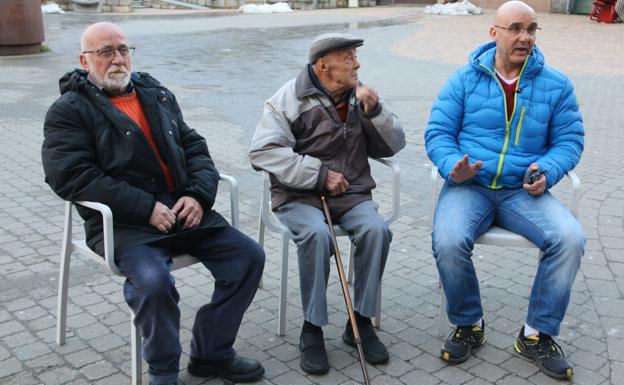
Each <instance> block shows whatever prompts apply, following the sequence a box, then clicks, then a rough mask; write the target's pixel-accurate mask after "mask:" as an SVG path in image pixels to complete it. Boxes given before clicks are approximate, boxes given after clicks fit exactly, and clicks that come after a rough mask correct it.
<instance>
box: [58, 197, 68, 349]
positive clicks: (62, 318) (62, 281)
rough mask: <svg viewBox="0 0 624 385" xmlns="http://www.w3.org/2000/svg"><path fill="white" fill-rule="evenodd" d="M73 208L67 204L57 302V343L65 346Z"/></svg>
mask: <svg viewBox="0 0 624 385" xmlns="http://www.w3.org/2000/svg"><path fill="white" fill-rule="evenodd" d="M71 217H72V206H71V203H70V202H67V203H66V204H65V220H64V222H65V227H64V230H63V245H62V248H61V256H60V257H61V261H60V268H59V282H58V298H57V302H56V343H57V344H58V345H65V335H66V327H67V290H68V287H69V264H70V260H71V254H72V243H71V236H72V228H71V226H72V220H71Z"/></svg>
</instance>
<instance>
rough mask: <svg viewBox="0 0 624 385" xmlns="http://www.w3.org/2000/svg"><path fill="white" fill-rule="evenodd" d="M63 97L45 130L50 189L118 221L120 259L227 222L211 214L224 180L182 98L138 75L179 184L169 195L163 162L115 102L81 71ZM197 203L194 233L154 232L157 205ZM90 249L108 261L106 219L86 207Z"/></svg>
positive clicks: (66, 83)
mask: <svg viewBox="0 0 624 385" xmlns="http://www.w3.org/2000/svg"><path fill="white" fill-rule="evenodd" d="M59 83H60V91H61V97H60V98H58V99H57V100H56V101H55V102H54V104H53V105H52V106H51V107H50V109H49V110H48V112H47V114H46V117H45V123H44V141H43V147H42V154H41V155H42V160H43V168H44V172H45V177H46V182H47V183H48V184H49V185H50V187H52V190H54V192H55V193H56V194H58V195H59V196H60V197H61V198H63V199H65V200H70V201H81V200H85V201H95V202H101V203H104V204H106V205H108V206H109V207H110V209H111V211H112V213H113V221H114V238H115V252H116V253H117V254H118V253H120V252H123V251H124V250H125V249H127V248H128V247H130V246H136V245H141V244H145V243H149V242H153V241H158V240H164V239H166V238H171V237H179V236H200V235H201V234H202V233H205V232H206V231H207V230H208V229H211V228H215V227H222V226H225V225H227V222H226V221H225V219H223V217H221V215H219V214H218V213H216V212H215V211H214V210H212V206H213V204H214V200H215V196H216V193H217V186H218V182H219V173H218V171H217V169H216V168H215V166H214V163H213V162H212V159H211V158H210V154H209V153H208V147H207V146H206V141H205V140H204V138H202V137H201V136H200V135H199V134H198V133H197V132H196V131H195V130H193V129H191V128H189V127H188V126H187V125H186V124H185V123H184V120H183V118H182V113H181V112H180V108H179V106H178V103H177V102H176V99H175V96H174V95H173V94H172V93H171V91H169V90H168V89H167V88H165V87H163V86H162V85H161V84H160V83H159V82H158V81H157V80H156V79H154V78H152V77H151V76H150V75H148V74H146V73H141V72H138V73H133V74H132V87H134V90H136V93H137V95H138V97H139V100H140V101H141V105H142V106H143V109H144V111H145V115H146V116H147V119H148V121H149V125H150V127H151V129H152V134H153V137H154V141H155V143H156V146H157V147H158V151H159V153H160V155H161V156H162V158H163V161H164V162H165V163H166V164H167V166H168V167H169V170H170V172H171V176H172V178H173V180H174V182H175V189H174V191H171V192H170V191H168V189H167V183H166V181H165V176H164V174H163V171H162V168H161V167H160V164H159V162H158V159H157V157H156V154H155V153H154V151H153V150H152V148H151V147H150V144H149V142H148V141H147V139H146V137H145V135H144V134H143V132H142V130H141V128H140V127H139V126H138V125H137V124H136V123H134V122H133V121H132V120H131V119H130V118H129V117H128V116H127V115H125V114H124V113H123V112H121V111H119V110H118V109H117V108H116V107H115V106H113V104H112V103H111V102H110V101H109V99H108V97H107V96H106V95H105V94H104V93H103V91H102V90H101V89H100V88H99V87H97V86H96V85H94V84H93V83H91V82H90V81H89V80H87V73H86V72H85V71H82V70H74V71H72V72H69V73H67V74H66V75H65V76H63V77H62V78H61V80H60V82H59ZM184 195H188V196H192V197H194V198H195V199H197V200H198V201H199V202H200V203H201V205H202V207H203V209H204V216H203V218H202V221H201V223H200V225H199V226H198V227H197V228H196V229H194V230H187V231H184V232H174V233H171V234H169V235H167V234H163V233H161V232H159V231H158V230H157V229H156V228H154V227H153V226H151V225H150V224H149V218H150V216H151V213H152V211H153V209H154V206H155V204H156V201H159V202H161V203H163V204H165V205H166V206H168V207H169V208H171V207H172V206H173V204H174V203H175V202H176V201H177V199H178V198H180V197H181V196H184ZM78 212H79V214H80V216H81V217H82V218H83V219H84V221H85V232H86V237H87V244H88V245H89V247H91V248H92V249H94V250H95V251H96V252H98V253H99V254H103V244H102V241H103V234H102V223H101V219H100V215H99V213H97V212H95V211H92V210H90V209H87V208H84V207H81V206H79V207H78Z"/></svg>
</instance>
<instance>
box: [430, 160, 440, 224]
mask: <svg viewBox="0 0 624 385" xmlns="http://www.w3.org/2000/svg"><path fill="white" fill-rule="evenodd" d="M440 179H442V178H441V177H440V174H438V167H437V166H435V165H433V164H432V165H431V175H430V177H429V180H430V183H431V190H430V193H429V225H430V226H431V228H433V217H434V215H435V209H436V204H437V203H438V181H439V180H440Z"/></svg>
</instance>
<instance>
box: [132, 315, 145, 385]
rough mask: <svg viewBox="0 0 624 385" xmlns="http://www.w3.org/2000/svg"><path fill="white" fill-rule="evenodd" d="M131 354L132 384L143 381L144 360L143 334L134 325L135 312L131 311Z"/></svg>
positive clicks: (139, 383)
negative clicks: (142, 349) (142, 351)
mask: <svg viewBox="0 0 624 385" xmlns="http://www.w3.org/2000/svg"><path fill="white" fill-rule="evenodd" d="M130 350H131V351H130V355H131V356H132V385H141V384H142V383H143V380H142V376H143V362H142V358H141V335H140V334H139V333H138V331H137V328H136V326H134V313H132V310H131V311H130Z"/></svg>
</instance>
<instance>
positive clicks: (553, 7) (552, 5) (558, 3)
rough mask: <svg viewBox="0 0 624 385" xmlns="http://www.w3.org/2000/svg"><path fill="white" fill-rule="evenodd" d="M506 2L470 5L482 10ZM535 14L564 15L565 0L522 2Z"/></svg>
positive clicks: (497, 0) (480, 0) (484, 1)
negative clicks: (535, 12)
mask: <svg viewBox="0 0 624 385" xmlns="http://www.w3.org/2000/svg"><path fill="white" fill-rule="evenodd" d="M506 1H507V0H473V1H471V3H473V4H475V5H478V6H479V7H483V8H498V7H499V6H500V5H501V4H503V3H504V2H506ZM523 1H524V2H525V3H527V4H528V5H530V6H531V7H533V9H535V10H536V11H537V12H553V13H565V6H566V0H523Z"/></svg>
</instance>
